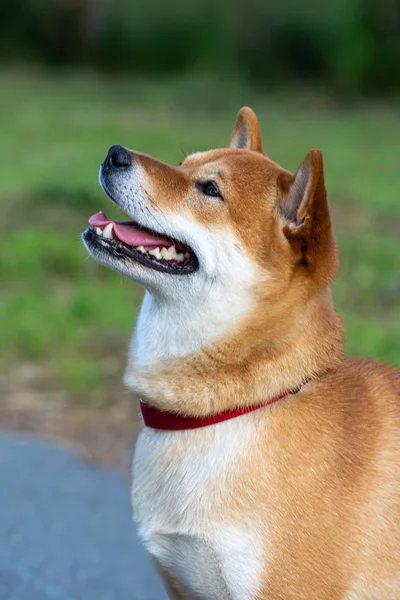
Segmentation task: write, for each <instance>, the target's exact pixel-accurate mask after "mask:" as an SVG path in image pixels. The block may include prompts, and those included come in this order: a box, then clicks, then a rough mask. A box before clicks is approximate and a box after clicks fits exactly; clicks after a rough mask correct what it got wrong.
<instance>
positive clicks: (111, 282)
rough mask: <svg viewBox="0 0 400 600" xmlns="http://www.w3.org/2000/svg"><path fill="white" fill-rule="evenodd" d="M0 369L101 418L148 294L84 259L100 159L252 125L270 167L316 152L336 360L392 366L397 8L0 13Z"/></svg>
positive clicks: (69, 2) (397, 345)
mask: <svg viewBox="0 0 400 600" xmlns="http://www.w3.org/2000/svg"><path fill="white" fill-rule="evenodd" d="M0 87H1V95H0V114H1V117H0V118H1V137H0V151H1V165H2V167H1V174H2V175H1V180H0V198H1V203H2V215H3V218H2V223H3V231H2V235H1V237H0V244H1V252H0V257H1V278H2V296H3V299H2V303H1V308H0V311H1V312H0V316H1V328H2V339H1V347H0V352H1V361H2V371H4V373H5V374H6V375H7V378H8V380H9V386H10V387H11V388H18V387H19V386H23V385H26V384H27V382H28V384H29V385H28V387H30V388H31V389H32V388H34V389H35V390H38V391H40V392H41V393H43V394H44V393H46V392H49V391H51V392H54V391H55V390H63V393H64V395H63V396H62V397H63V401H64V402H67V403H85V404H86V405H89V406H93V407H98V406H109V405H112V404H113V403H116V402H118V401H119V400H120V398H121V397H122V396H121V394H122V391H121V390H122V388H121V385H120V383H119V382H120V378H121V374H122V371H123V367H124V361H125V355H126V350H127V343H128V338H129V336H130V333H131V329H132V327H133V324H134V320H135V316H136V314H137V311H138V307H139V305H140V298H141V294H142V290H141V289H140V288H138V287H136V286H135V285H134V284H132V283H131V282H128V281H125V280H123V279H122V278H121V277H120V276H118V275H115V274H113V273H111V272H109V271H107V270H106V269H104V268H102V267H100V266H98V265H96V264H95V263H94V262H92V261H91V260H88V259H87V256H86V252H85V250H84V249H83V247H82V244H81V242H80V232H81V231H82V230H83V229H84V228H85V226H86V222H87V219H88V217H89V216H90V215H91V214H92V213H93V212H96V211H98V210H100V209H101V210H105V212H107V214H109V215H110V216H114V217H115V216H116V215H117V214H118V213H117V212H116V209H113V207H111V205H110V203H109V202H108V200H107V199H106V198H105V197H104V195H103V194H102V192H101V190H100V188H99V186H98V184H97V173H98V168H99V164H100V162H101V160H102V159H103V157H104V156H105V154H106V152H107V150H108V148H109V146H110V145H112V144H123V145H127V146H129V147H131V148H137V149H140V150H142V151H144V152H148V153H151V154H154V155H156V156H157V157H159V158H160V159H162V160H164V161H167V162H171V163H174V164H176V163H178V162H179V161H180V160H181V159H182V156H183V155H184V154H185V153H187V152H191V151H196V150H202V149H207V148H210V147H217V146H221V145H222V146H224V145H227V143H228V140H229V137H230V133H231V130H232V128H233V126H234V122H235V117H236V113H237V111H238V109H239V108H240V107H241V106H242V105H245V104H246V105H250V106H252V107H253V108H254V109H255V110H256V111H257V113H258V116H259V119H260V123H261V127H262V131H263V135H264V148H265V150H266V152H267V153H268V154H269V156H270V157H271V158H272V159H273V160H275V161H277V162H279V163H281V164H282V165H284V166H285V167H287V168H289V169H291V170H295V169H296V167H297V166H298V164H299V163H300V161H301V159H302V158H303V156H304V155H305V153H306V152H307V151H308V150H309V149H310V148H313V147H318V148H320V149H321V150H322V152H323V154H324V158H325V169H326V179H327V186H328V191H329V195H330V203H331V207H332V213H333V218H334V223H335V227H336V233H337V238H338V242H339V246H340V251H341V271H340V275H339V277H338V278H337V280H336V281H335V282H334V286H333V289H334V297H335V302H336V306H337V309H338V311H339V312H340V313H341V315H342V316H343V318H344V321H345V325H346V332H347V351H348V353H349V354H352V355H364V356H369V357H372V358H378V359H381V360H383V361H386V362H389V363H391V364H394V365H397V366H400V301H399V296H400V168H399V166H400V165H399V162H400V110H399V108H400V102H399V100H400V93H399V92H400V8H399V3H398V1H397V0H381V1H380V2H378V1H377V0H376V1H373V0H349V1H346V2H345V1H344V0H337V1H336V2H334V3H333V2H332V3H325V4H324V5H323V6H322V5H321V4H320V3H316V2H311V1H310V0H306V1H304V2H301V1H300V2H298V1H296V2H295V1H294V0H282V1H281V2H279V3H277V2H270V1H261V0H246V2H243V1H241V2H239V0H234V1H233V2H229V3H228V2H227V1H226V0H225V1H224V0H221V1H219V2H218V1H217V0H214V1H213V2H212V1H211V0H203V1H200V0H191V1H190V2H188V1H187V0H170V1H169V2H162V1H161V0H147V2H141V3H133V2H131V1H128V0H97V1H95V0H14V2H12V3H6V4H4V6H2V19H1V23H0Z"/></svg>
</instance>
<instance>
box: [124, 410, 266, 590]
mask: <svg viewBox="0 0 400 600" xmlns="http://www.w3.org/2000/svg"><path fill="white" fill-rule="evenodd" d="M255 435H256V434H255V431H254V427H253V424H252V423H251V417H248V416H243V417H240V419H233V420H231V421H226V422H224V423H219V424H218V425H215V426H212V427H208V428H204V429H198V430H194V431H189V432H163V431H155V430H152V429H149V428H145V429H144V430H143V431H142V432H141V434H140V435H139V438H138V442H137V446H136V450H135V457H134V467H133V489H132V501H133V506H134V515H135V520H136V521H137V523H138V527H139V534H140V535H141V537H142V539H143V541H144V543H145V545H146V547H147V549H148V551H149V552H150V554H151V555H152V556H153V557H154V558H155V559H156V561H157V562H158V563H159V564H160V565H161V566H162V567H163V568H164V569H166V570H168V571H169V572H170V573H172V574H173V576H174V577H175V578H176V579H177V580H178V581H179V583H180V585H181V586H182V588H183V589H184V590H185V593H186V596H185V597H188V598H190V599H191V600H199V599H206V598H207V599H208V600H213V599H215V600H217V599H218V600H251V599H252V598H254V597H255V595H256V593H257V589H258V586H259V581H260V572H261V568H262V564H263V562H264V561H263V549H262V544H261V540H260V537H259V535H258V529H257V521H256V519H255V516H254V515H253V514H249V515H248V516H247V517H244V518H243V517H242V519H241V520H240V519H234V518H233V517H232V516H230V517H228V516H227V515H228V514H229V510H228V508H229V506H227V504H228V505H229V499H230V495H231V494H232V493H233V496H234V492H232V490H229V469H230V468H232V467H233V466H234V464H235V459H237V457H238V455H239V453H241V452H245V451H246V446H247V445H248V444H249V443H250V441H251V440H253V441H254V436H255ZM227 475H228V476H227Z"/></svg>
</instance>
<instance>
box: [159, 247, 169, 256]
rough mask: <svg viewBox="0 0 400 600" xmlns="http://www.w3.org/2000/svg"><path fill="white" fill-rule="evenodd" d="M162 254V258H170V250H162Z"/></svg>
mask: <svg viewBox="0 0 400 600" xmlns="http://www.w3.org/2000/svg"><path fill="white" fill-rule="evenodd" d="M160 252H161V256H162V257H163V258H168V256H169V253H168V250H167V249H166V248H161V250H160Z"/></svg>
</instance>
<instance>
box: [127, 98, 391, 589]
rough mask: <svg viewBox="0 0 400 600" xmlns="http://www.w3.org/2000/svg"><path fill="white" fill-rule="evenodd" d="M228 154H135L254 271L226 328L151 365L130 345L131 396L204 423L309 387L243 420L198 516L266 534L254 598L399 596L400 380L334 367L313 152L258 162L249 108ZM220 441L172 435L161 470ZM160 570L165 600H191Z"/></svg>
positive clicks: (329, 274)
mask: <svg viewBox="0 0 400 600" xmlns="http://www.w3.org/2000/svg"><path fill="white" fill-rule="evenodd" d="M232 146H233V147H231V148H229V149H219V150H213V151H210V152H205V153H200V154H197V155H193V156H192V157H190V156H189V157H188V158H187V159H186V160H185V161H184V162H183V164H182V165H181V166H180V167H171V166H168V165H165V164H163V163H161V162H159V161H157V160H156V159H153V158H151V157H149V156H146V155H143V154H138V153H136V152H135V154H134V156H135V161H137V162H138V163H139V164H140V166H141V167H142V168H143V170H144V171H145V173H146V177H147V179H148V181H149V182H150V186H151V189H150V190H149V192H148V193H149V195H150V196H151V199H152V200H153V201H154V202H155V203H156V204H157V207H158V208H159V209H160V210H162V211H163V213H164V214H165V215H167V216H168V214H175V213H179V214H185V215H189V216H190V218H191V219H193V220H194V221H196V222H197V223H201V224H202V225H205V226H207V227H210V228H219V227H221V228H223V227H225V228H229V230H231V231H233V232H234V233H235V236H236V237H237V239H238V240H239V242H238V244H239V245H240V248H241V251H242V252H244V253H246V254H247V255H248V256H249V257H251V260H252V261H253V263H254V265H256V266H257V269H258V272H259V273H260V276H259V278H258V279H257V281H256V282H255V283H254V286H253V290H252V295H253V299H254V304H253V308H252V309H251V311H250V312H249V313H248V314H247V316H246V319H245V320H244V321H242V322H240V323H238V326H237V327H236V328H235V331H234V333H233V334H231V333H230V334H229V335H227V336H226V337H223V338H221V339H220V340H219V341H217V342H216V343H213V344H210V345H207V346H204V347H202V348H200V349H199V351H198V352H196V353H195V354H192V355H189V356H186V357H183V358H182V357H179V359H178V358H176V359H174V358H168V360H165V361H162V360H161V361H160V362H159V364H157V365H156V366H154V365H152V366H151V368H146V367H143V366H142V365H141V364H140V363H139V362H138V361H137V360H136V359H135V344H134V345H133V350H132V352H131V355H132V357H131V363H130V366H129V380H130V382H133V383H132V384H131V389H134V391H135V392H136V393H137V394H139V395H140V396H141V398H142V399H143V400H145V401H146V402H148V403H150V404H152V405H154V406H157V407H159V408H161V409H165V410H174V411H176V412H178V413H181V414H183V415H188V416H201V415H207V414H211V413H214V412H219V411H222V410H225V409H227V408H231V407H235V406H244V405H251V404H255V403H259V402H260V401H262V400H263V399H265V400H267V399H268V398H270V397H273V396H275V395H276V394H279V393H281V392H283V391H285V390H290V389H294V388H297V387H298V386H299V385H301V384H304V385H303V387H302V389H301V391H300V392H299V393H297V394H294V395H290V396H288V397H287V398H285V399H284V400H281V401H280V402H279V403H277V404H274V405H273V406H268V407H265V408H263V409H261V410H257V411H256V412H253V413H251V414H249V415H247V416H246V417H240V418H241V419H247V421H246V422H248V423H250V425H251V427H252V428H253V431H254V436H253V438H252V440H251V441H250V443H249V444H248V446H247V447H246V452H244V453H243V454H242V455H240V456H239V458H238V459H237V460H235V461H234V463H233V464H231V465H230V467H229V470H228V472H224V473H221V476H220V477H218V478H217V479H216V480H214V482H213V484H212V485H210V488H209V489H208V492H207V494H208V496H207V503H206V505H201V506H199V508H198V512H197V513H196V515H197V516H196V515H194V517H193V518H198V519H199V520H201V518H203V517H204V516H205V518H206V519H207V518H211V517H212V519H213V520H215V522H219V523H220V524H221V526H222V524H235V523H236V524H240V523H247V524H248V523H250V522H252V523H254V524H255V526H256V527H257V530H258V531H261V534H260V535H261V536H262V539H263V554H262V556H261V557H260V560H262V561H263V574H262V576H261V578H260V581H259V582H258V584H259V585H258V592H257V594H256V596H254V599H257V600H266V599H269V600H271V599H273V600H288V599H292V598H293V599H296V600H314V599H315V600H339V599H341V600H344V599H348V600H398V599H399V598H400V371H398V370H396V369H393V368H389V367H385V366H382V365H380V364H378V363H373V362H369V361H363V360H347V359H344V358H343V339H342V338H343V333H342V324H341V320H340V318H339V317H338V315H337V314H336V312H335V310H334V307H333V302H332V298H331V292H330V288H329V284H330V281H331V279H332V278H333V276H334V275H335V273H336V270H337V266H338V260H337V250H336V245H335V241H334V237H333V234H332V228H331V222H330V217H329V210H328V205H327V199H326V191H325V185H324V177H323V166H322V157H321V154H320V153H319V152H318V151H317V150H314V151H311V152H310V153H309V154H308V155H307V157H306V158H305V160H304V161H303V163H302V165H301V166H300V167H299V170H298V171H297V173H296V174H295V175H291V174H290V173H288V172H287V171H286V170H284V169H282V168H281V167H279V166H278V165H276V164H275V163H274V162H272V161H271V160H270V159H269V158H267V157H266V156H265V155H264V153H263V151H262V145H261V136H260V132H259V128H258V123H257V119H256V117H255V115H254V113H253V112H252V111H250V109H247V108H246V109H243V110H242V111H241V112H240V113H239V118H238V122H237V125H236V128H235V131H234V134H233V138H232ZM199 179H201V180H203V179H204V180H207V179H216V180H217V181H218V184H219V186H220V189H221V192H222V195H223V196H224V202H219V201H213V202H211V201H210V202H205V201H204V198H203V197H202V196H201V192H200V191H199V190H198V189H196V186H195V183H196V181H198V180H199ZM306 382H307V383H306ZM214 436H215V431H214V430H213V428H212V427H211V428H205V429H202V430H196V431H195V432H190V434H189V432H186V433H182V434H181V437H177V438H174V440H175V441H174V442H171V445H170V447H169V449H168V450H167V451H166V452H165V453H164V455H163V458H162V461H163V464H162V470H163V472H164V473H166V474H169V473H171V474H172V473H173V472H174V468H175V467H174V465H175V464H181V463H182V461H184V460H185V457H186V456H187V455H188V453H189V450H190V449H191V448H193V446H195V447H196V449H197V451H198V456H199V457H201V455H202V452H204V453H205V452H206V451H207V449H208V448H209V447H210V445H211V443H212V440H213V439H214ZM237 444H240V440H237ZM166 476H167V475H166ZM171 477H173V475H171ZM171 483H173V482H171ZM210 506H212V512H210V513H208V512H207V511H208V510H210V509H209V507H210ZM208 515H210V516H208ZM260 524H261V525H260ZM176 527H177V528H178V529H179V523H178V524H176ZM243 561H246V556H243ZM161 571H163V569H162V568H161ZM163 572H164V575H165V578H166V580H167V581H168V584H167V585H168V589H169V593H170V596H171V598H177V599H178V598H186V597H188V598H189V597H191V596H189V595H188V596H186V595H185V594H184V593H183V592H182V589H183V588H182V587H181V586H180V584H179V582H177V581H176V580H175V575H174V574H173V573H170V572H167V571H166V570H165V569H164V571H163ZM204 576H205V577H206V576H207V574H205V575H204ZM178 590H180V591H178Z"/></svg>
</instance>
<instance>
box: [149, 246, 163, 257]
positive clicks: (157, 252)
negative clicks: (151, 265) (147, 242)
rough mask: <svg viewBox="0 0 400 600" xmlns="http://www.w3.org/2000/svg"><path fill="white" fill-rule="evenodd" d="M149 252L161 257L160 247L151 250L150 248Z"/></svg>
mask: <svg viewBox="0 0 400 600" xmlns="http://www.w3.org/2000/svg"><path fill="white" fill-rule="evenodd" d="M149 254H151V255H152V256H155V257H156V258H162V257H161V253H160V248H154V249H153V250H150V251H149Z"/></svg>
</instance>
